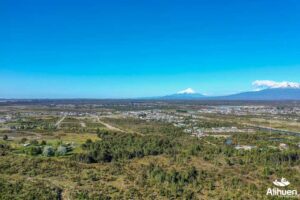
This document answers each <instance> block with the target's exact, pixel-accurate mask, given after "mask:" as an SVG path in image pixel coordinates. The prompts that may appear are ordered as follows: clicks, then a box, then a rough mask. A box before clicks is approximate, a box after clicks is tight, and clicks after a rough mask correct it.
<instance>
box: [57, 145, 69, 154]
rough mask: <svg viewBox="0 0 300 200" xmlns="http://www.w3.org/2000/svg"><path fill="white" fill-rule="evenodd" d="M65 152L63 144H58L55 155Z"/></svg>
mask: <svg viewBox="0 0 300 200" xmlns="http://www.w3.org/2000/svg"><path fill="white" fill-rule="evenodd" d="M66 153H67V148H66V147H65V146H59V147H58V148H57V150H56V152H55V154H56V155H57V156H64V155H66Z"/></svg>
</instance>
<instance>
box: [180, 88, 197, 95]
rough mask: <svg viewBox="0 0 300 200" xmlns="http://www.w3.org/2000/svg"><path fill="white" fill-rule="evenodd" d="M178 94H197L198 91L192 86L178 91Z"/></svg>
mask: <svg viewBox="0 0 300 200" xmlns="http://www.w3.org/2000/svg"><path fill="white" fill-rule="evenodd" d="M177 94H196V92H195V90H193V89H192V88H187V89H185V90H181V91H179V92H177Z"/></svg>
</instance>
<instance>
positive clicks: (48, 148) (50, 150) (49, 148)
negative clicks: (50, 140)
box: [43, 146, 54, 157]
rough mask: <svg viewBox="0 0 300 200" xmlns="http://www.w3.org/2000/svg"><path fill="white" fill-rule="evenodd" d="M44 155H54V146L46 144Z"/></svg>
mask: <svg viewBox="0 0 300 200" xmlns="http://www.w3.org/2000/svg"><path fill="white" fill-rule="evenodd" d="M43 155H44V156H47V157H50V156H53V155H54V150H53V147H52V146H45V147H44V149H43Z"/></svg>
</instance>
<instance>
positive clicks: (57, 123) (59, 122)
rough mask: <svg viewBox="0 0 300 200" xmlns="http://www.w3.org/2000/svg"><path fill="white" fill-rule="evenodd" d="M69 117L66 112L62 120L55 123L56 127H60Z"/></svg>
mask: <svg viewBox="0 0 300 200" xmlns="http://www.w3.org/2000/svg"><path fill="white" fill-rule="evenodd" d="M66 117H67V114H65V115H64V116H63V117H62V118H61V119H60V120H58V121H57V122H56V123H55V125H54V126H55V127H56V128H59V126H60V124H61V122H62V121H64V119H65V118H66Z"/></svg>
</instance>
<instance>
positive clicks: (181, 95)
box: [161, 88, 205, 99]
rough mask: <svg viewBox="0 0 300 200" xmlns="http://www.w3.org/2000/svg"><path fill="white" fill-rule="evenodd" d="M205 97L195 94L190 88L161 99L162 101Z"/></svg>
mask: <svg viewBox="0 0 300 200" xmlns="http://www.w3.org/2000/svg"><path fill="white" fill-rule="evenodd" d="M203 97H205V96H204V95H203V94H199V93H197V92H195V90H193V89H192V88H187V89H185V90H181V91H179V92H177V93H176V94H172V95H167V96H164V97H161V98H162V99H199V98H203Z"/></svg>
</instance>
